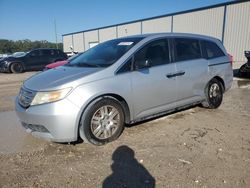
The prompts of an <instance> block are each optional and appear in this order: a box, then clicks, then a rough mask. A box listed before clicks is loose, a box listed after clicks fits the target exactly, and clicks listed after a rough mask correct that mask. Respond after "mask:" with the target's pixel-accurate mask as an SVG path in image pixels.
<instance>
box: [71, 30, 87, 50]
mask: <svg viewBox="0 0 250 188" xmlns="http://www.w3.org/2000/svg"><path fill="white" fill-rule="evenodd" d="M83 42H84V39H83V33H76V34H73V44H74V51H77V52H83V51H84V50H85V49H84V43H83Z"/></svg>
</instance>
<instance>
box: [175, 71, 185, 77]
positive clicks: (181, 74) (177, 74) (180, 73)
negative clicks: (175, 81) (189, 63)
mask: <svg viewBox="0 0 250 188" xmlns="http://www.w3.org/2000/svg"><path fill="white" fill-rule="evenodd" d="M184 74H185V72H184V71H181V72H178V73H176V74H175V76H183V75H184Z"/></svg>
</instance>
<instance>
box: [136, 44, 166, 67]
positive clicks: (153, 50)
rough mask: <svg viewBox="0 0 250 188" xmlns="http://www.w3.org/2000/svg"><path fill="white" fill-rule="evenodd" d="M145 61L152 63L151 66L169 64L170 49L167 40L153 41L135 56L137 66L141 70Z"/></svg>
mask: <svg viewBox="0 0 250 188" xmlns="http://www.w3.org/2000/svg"><path fill="white" fill-rule="evenodd" d="M145 61H150V65H151V66H157V65H163V64H167V63H169V62H170V61H169V48H168V41H167V39H160V40H156V41H153V42H151V43H149V44H147V45H146V46H144V47H143V48H142V49H141V50H139V51H138V52H137V53H136V54H135V59H134V62H135V66H136V68H137V69H140V68H141V67H142V65H143V64H144V62H145Z"/></svg>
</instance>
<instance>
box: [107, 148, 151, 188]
mask: <svg viewBox="0 0 250 188" xmlns="http://www.w3.org/2000/svg"><path fill="white" fill-rule="evenodd" d="M134 155H135V153H134V151H133V150H132V149H131V148H129V147H128V146H120V147H118V148H117V149H116V150H115V151H114V153H113V155H112V160H113V164H112V165H111V169H112V171H113V173H112V174H111V175H110V176H108V177H107V178H106V179H105V180H104V181H103V188H120V187H122V188H123V187H126V188H138V187H140V188H144V187H145V188H154V187H155V179H154V177H152V175H151V174H150V173H149V172H148V171H147V169H146V168H145V167H144V166H143V165H142V164H140V163H139V162H138V161H137V160H136V159H135V158H134Z"/></svg>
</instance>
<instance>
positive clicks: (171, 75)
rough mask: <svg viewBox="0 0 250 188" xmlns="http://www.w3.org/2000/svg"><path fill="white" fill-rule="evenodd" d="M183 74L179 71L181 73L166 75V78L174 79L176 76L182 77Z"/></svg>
mask: <svg viewBox="0 0 250 188" xmlns="http://www.w3.org/2000/svg"><path fill="white" fill-rule="evenodd" d="M184 74H185V72H184V71H181V72H176V73H170V74H167V75H166V77H167V78H173V77H176V76H183V75H184Z"/></svg>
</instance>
